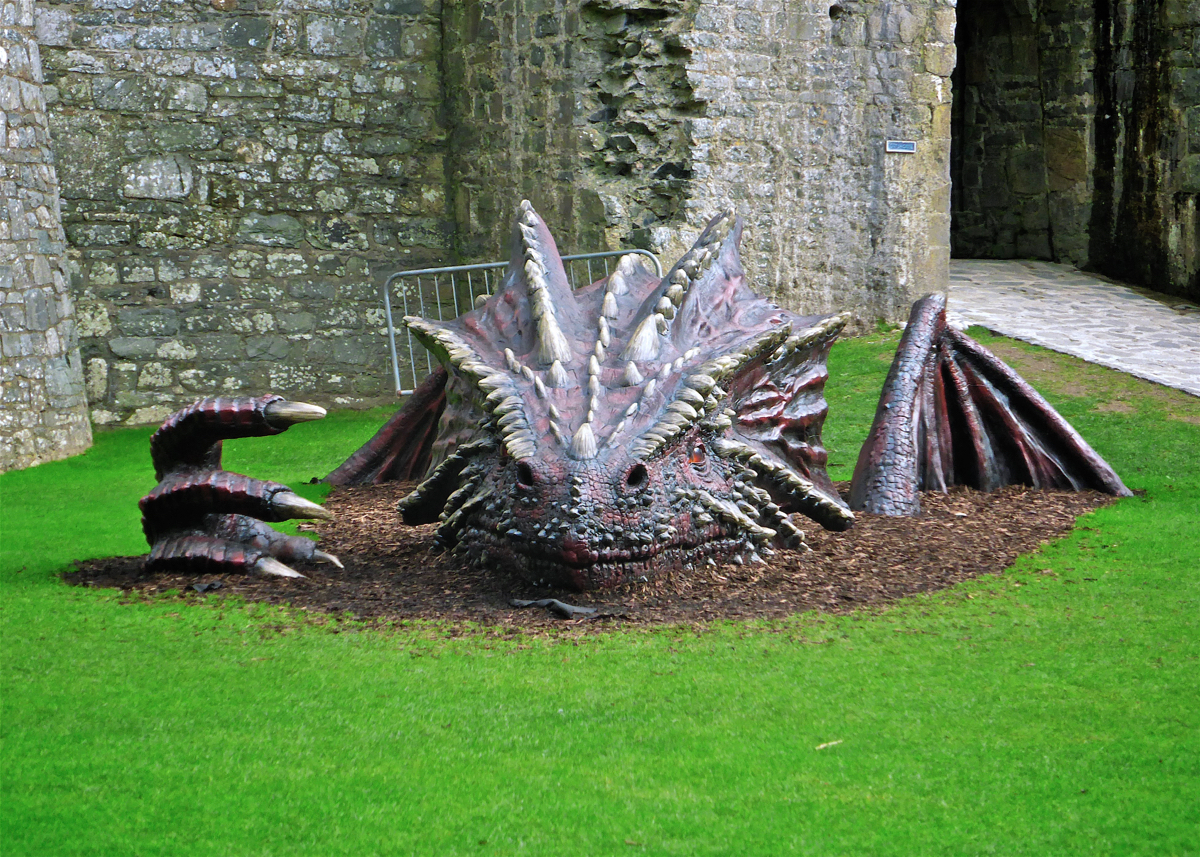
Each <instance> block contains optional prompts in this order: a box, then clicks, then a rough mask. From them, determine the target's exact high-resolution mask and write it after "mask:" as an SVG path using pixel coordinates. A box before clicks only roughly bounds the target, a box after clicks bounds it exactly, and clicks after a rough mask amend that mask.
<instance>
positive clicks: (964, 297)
mask: <svg viewBox="0 0 1200 857" xmlns="http://www.w3.org/2000/svg"><path fill="white" fill-rule="evenodd" d="M1148 294H1149V293H1143V292H1142V291H1141V290H1138V289H1134V288H1130V287H1129V286H1123V285H1120V284H1119V283H1116V282H1113V281H1111V280H1106V279H1102V278H1100V277H1097V276H1094V275H1092V274H1085V273H1083V272H1082V271H1078V270H1076V269H1075V268H1072V267H1071V266H1069V265H1057V264H1054V263H1051V262H1029V261H1019V260H1018V261H1008V260H1004V261H992V260H975V259H955V260H954V261H952V262H951V263H950V291H949V296H948V299H947V305H946V315H947V318H948V320H949V321H950V323H951V324H953V325H955V326H957V327H967V326H969V325H972V324H979V325H982V326H984V327H986V328H988V329H989V330H992V331H995V332H996V333H1001V334H1003V335H1005V336H1011V337H1013V338H1015V339H1022V340H1024V341H1026V342H1032V343H1034V344H1035V345H1041V346H1043V347H1045V348H1051V349H1053V350H1055V351H1061V352H1063V353H1065V354H1071V355H1074V356H1076V357H1081V358H1083V359H1084V360H1087V361H1088V362H1090V363H1098V364H1100V365H1101V366H1108V367H1109V368H1111V369H1119V370H1120V371H1122V372H1128V373H1129V374H1131V375H1137V376H1138V377H1139V378H1146V379H1148V380H1150V381H1156V382H1158V383H1159V384H1165V385H1167V386H1168V387H1175V388H1177V389H1180V390H1185V391H1186V392H1188V393H1191V394H1192V395H1194V396H1200V307H1197V306H1196V305H1195V304H1191V303H1189V302H1187V301H1184V300H1183V299H1182V298H1171V297H1169V296H1163V295H1158V296H1157V298H1158V299H1155V298H1152V297H1148V296H1147V295H1148Z"/></svg>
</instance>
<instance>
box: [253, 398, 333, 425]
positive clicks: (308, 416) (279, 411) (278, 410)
mask: <svg viewBox="0 0 1200 857" xmlns="http://www.w3.org/2000/svg"><path fill="white" fill-rule="evenodd" d="M325 413H326V411H325V409H324V408H322V407H321V406H320V405H310V404H307V403H306V402H288V401H284V400H283V399H280V400H278V401H275V402H271V404H269V405H267V406H266V407H265V408H263V416H265V417H266V418H267V422H268V423H270V425H271V426H272V427H273V428H287V427H288V426H292V425H295V424H296V423H307V422H311V421H312V420H319V419H324V417H325Z"/></svg>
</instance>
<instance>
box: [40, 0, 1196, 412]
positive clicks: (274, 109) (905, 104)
mask: <svg viewBox="0 0 1200 857" xmlns="http://www.w3.org/2000/svg"><path fill="white" fill-rule="evenodd" d="M36 36H37V40H38V42H39V43H40V47H41V56H42V62H43V65H44V68H45V78H46V86H45V88H44V92H45V100H46V102H47V104H48V109H49V114H50V122H51V131H52V137H53V139H54V144H55V148H56V150H57V166H58V175H59V178H60V180H61V186H62V187H61V193H62V222H63V225H64V226H65V229H66V235H67V239H68V243H69V245H70V250H69V264H70V268H71V285H72V293H73V296H74V299H75V301H76V310H77V317H78V328H79V333H80V337H81V339H80V341H81V347H82V360H83V364H84V368H85V377H86V386H87V396H88V400H89V403H90V408H91V416H92V419H93V420H94V421H95V422H97V423H102V424H112V423H136V422H150V421H154V420H157V419H160V418H161V417H162V416H163V415H164V414H166V413H167V412H169V411H170V410H172V409H173V408H175V407H176V406H178V405H179V404H180V403H183V402H186V401H189V400H191V399H192V398H195V397H196V396H198V395H204V394H211V393H221V392H229V393H235V392H241V391H254V392H260V391H266V390H274V391H277V392H280V393H283V394H285V395H294V396H300V397H303V398H304V399H307V400H310V401H316V402H320V403H323V404H329V405H334V406H350V407H360V406H366V405H370V404H375V403H380V402H384V401H387V400H389V399H390V392H389V384H388V373H387V371H386V362H385V361H386V358H385V355H386V349H385V347H384V345H383V335H382V319H381V315H380V308H379V298H378V284H379V283H380V282H381V281H382V278H383V274H384V273H385V272H387V271H392V270H396V269H398V268H405V267H419V266H425V265H432V264H439V263H445V264H450V263H454V262H458V261H479V260H484V259H490V258H494V257H496V256H497V255H498V252H499V251H500V250H501V248H503V247H504V245H505V243H506V241H507V231H508V225H509V223H510V222H511V215H512V211H513V210H514V207H515V205H516V203H517V202H518V201H519V200H520V199H521V198H523V197H527V198H529V199H530V200H531V201H532V202H533V203H534V205H535V206H536V207H537V208H538V210H539V211H540V212H541V213H542V214H543V216H544V217H545V218H546V220H547V221H548V222H549V223H550V224H551V225H552V227H553V229H554V231H555V234H556V235H557V236H558V238H559V240H560V241H562V242H563V247H562V248H561V249H562V250H563V252H578V251H588V250H598V249H607V248H613V247H617V246H629V245H635V246H642V247H647V248H649V249H653V250H655V251H657V252H661V253H663V254H664V255H666V256H668V257H671V256H673V255H674V254H676V253H678V252H679V251H681V250H682V249H683V248H684V246H685V245H687V244H688V243H690V241H691V240H692V238H693V237H694V236H695V235H696V233H697V232H698V230H699V228H700V226H701V224H702V223H703V222H704V221H705V220H706V219H707V218H708V217H709V216H711V215H712V214H713V213H715V212H717V211H719V210H721V209H722V208H725V207H734V208H736V209H737V210H738V212H739V213H740V214H742V215H743V216H744V217H745V218H746V219H747V230H746V240H745V245H744V247H743V258H744V259H746V260H747V263H748V266H749V271H750V275H751V277H753V279H754V282H755V284H756V288H758V289H759V290H760V291H761V292H763V293H766V294H769V295H771V296H772V297H774V298H776V299H778V300H779V301H781V302H783V303H784V304H786V305H788V306H789V307H791V308H794V309H797V310H804V311H812V312H816V311H824V310H831V309H835V308H842V307H851V308H854V309H856V310H857V312H858V313H859V315H860V317H861V318H862V319H864V320H866V321H870V320H872V319H874V318H878V317H884V318H898V317H900V316H901V315H903V314H904V312H906V309H907V307H908V305H909V303H910V302H911V301H912V300H913V298H914V297H916V296H917V295H919V294H922V293H924V292H926V291H934V290H938V289H941V288H943V287H944V284H945V277H946V270H947V261H948V259H949V256H950V248H951V245H952V243H953V246H954V249H955V252H957V253H959V254H960V255H979V256H997V257H1004V256H1032V257H1037V258H1051V259H1060V260H1064V261H1071V262H1074V263H1076V264H1080V265H1086V266H1090V267H1093V268H1096V269H1098V270H1101V271H1104V272H1107V273H1111V274H1113V275H1114V276H1119V277H1124V278H1126V279H1131V280H1134V281H1135V282H1140V283H1144V284H1147V285H1153V286H1154V287H1156V288H1158V289H1161V290H1168V291H1175V292H1176V293H1187V292H1188V291H1189V290H1190V291H1191V293H1192V294H1195V293H1196V291H1197V290H1198V285H1197V269H1198V266H1200V263H1198V261H1197V259H1196V243H1197V242H1196V210H1195V209H1196V198H1197V194H1198V191H1200V178H1197V176H1200V166H1198V165H1200V136H1198V135H1200V113H1198V111H1200V84H1198V82H1197V77H1196V75H1197V74H1198V73H1200V72H1198V70H1197V69H1196V67H1195V66H1196V55H1197V50H1196V39H1197V38H1198V37H1200V4H1197V3H1195V2H1184V0H1155V2H1133V0H1094V2H1088V3H1068V2H1066V0H995V2H992V0H959V2H958V3H957V7H956V5H955V4H954V3H953V2H951V0H840V2H828V0H824V2H811V0H799V2H797V0H792V2H784V0H719V1H718V0H582V2H577V0H496V2H492V1H491V0H487V1H486V2H485V0H460V2H451V0H208V2H201V0H194V2H189V3H182V2H176V3H166V2H163V0H78V2H62V3H59V2H48V3H45V4H41V3H39V4H38V9H37V17H36ZM952 140H953V145H952ZM889 141H895V142H896V143H897V145H895V146H893V148H895V149H898V150H899V151H895V152H889V151H888V148H889V147H888V142H889ZM904 144H911V146H905V145H904ZM905 149H910V151H905ZM1130 235H1136V236H1137V240H1126V239H1125V238H1124V237H1123V238H1122V240H1114V236H1130Z"/></svg>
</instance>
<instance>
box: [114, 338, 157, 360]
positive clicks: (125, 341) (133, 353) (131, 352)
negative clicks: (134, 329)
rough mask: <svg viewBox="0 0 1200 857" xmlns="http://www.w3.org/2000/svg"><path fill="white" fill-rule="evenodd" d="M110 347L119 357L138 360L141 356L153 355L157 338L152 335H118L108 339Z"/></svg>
mask: <svg viewBox="0 0 1200 857" xmlns="http://www.w3.org/2000/svg"><path fill="white" fill-rule="evenodd" d="M108 347H109V348H110V349H111V350H112V353H113V354H115V355H116V356H118V357H125V358H128V359H130V360H136V359H138V358H141V357H153V356H154V353H155V350H156V348H157V340H155V339H154V338H153V337H150V336H118V337H114V338H113V339H110V340H109V341H108Z"/></svg>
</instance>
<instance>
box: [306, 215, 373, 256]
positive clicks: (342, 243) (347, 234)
mask: <svg viewBox="0 0 1200 857" xmlns="http://www.w3.org/2000/svg"><path fill="white" fill-rule="evenodd" d="M359 223H360V221H359V220H358V218H355V217H318V218H316V219H315V220H313V221H312V222H311V223H310V225H309V228H308V232H307V234H308V241H309V243H310V244H312V245H313V246H314V247H317V248H320V249H322V250H366V249H367V248H368V246H369V244H368V241H367V236H366V235H364V234H363V233H362V232H360V231H359V228H358V227H359Z"/></svg>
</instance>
